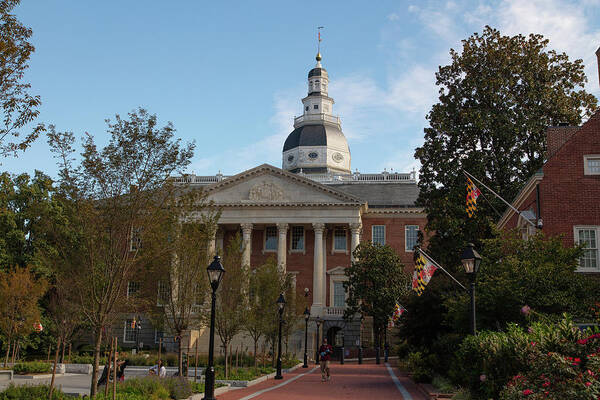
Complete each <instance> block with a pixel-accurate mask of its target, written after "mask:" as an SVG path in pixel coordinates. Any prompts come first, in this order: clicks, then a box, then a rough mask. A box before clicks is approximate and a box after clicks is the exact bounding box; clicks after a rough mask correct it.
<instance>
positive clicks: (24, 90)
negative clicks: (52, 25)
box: [0, 0, 44, 156]
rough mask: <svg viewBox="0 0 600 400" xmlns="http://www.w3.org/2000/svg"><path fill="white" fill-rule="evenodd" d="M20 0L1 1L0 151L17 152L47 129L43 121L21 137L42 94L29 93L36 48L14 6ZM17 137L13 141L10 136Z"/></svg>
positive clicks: (8, 153) (35, 114) (29, 31)
mask: <svg viewBox="0 0 600 400" xmlns="http://www.w3.org/2000/svg"><path fill="white" fill-rule="evenodd" d="M19 3H20V1H19V0H2V1H0V107H1V108H2V122H1V123H0V155H2V156H7V155H16V154H17V152H18V151H23V150H25V149H26V148H27V147H29V146H30V145H31V143H32V142H33V141H34V140H35V139H37V137H38V136H39V135H40V133H41V132H43V130H44V126H43V125H42V124H39V125H37V126H36V127H34V128H33V130H32V132H31V133H28V134H26V135H25V136H24V137H21V138H19V136H20V135H21V133H22V132H20V130H21V129H22V128H24V127H25V126H27V124H29V123H31V122H32V121H34V120H35V119H36V118H37V117H38V115H39V113H40V112H39V110H38V107H39V106H40V105H41V100H40V97H39V96H32V95H30V94H29V93H28V89H29V88H30V87H31V85H30V84H29V83H26V82H23V78H24V75H25V71H26V70H27V68H28V67H29V66H28V65H27V63H28V61H29V57H30V56H31V53H33V51H34V50H35V48H34V47H33V45H32V44H31V43H30V42H29V39H30V38H31V35H32V33H33V32H32V31H31V29H29V28H27V27H25V26H24V25H22V24H21V23H20V22H19V20H18V19H17V18H16V17H15V15H14V14H11V12H12V11H13V9H14V8H15V7H16V6H17V5H18V4H19ZM11 137H12V138H14V139H13V140H11V141H9V140H8V139H9V138H11Z"/></svg>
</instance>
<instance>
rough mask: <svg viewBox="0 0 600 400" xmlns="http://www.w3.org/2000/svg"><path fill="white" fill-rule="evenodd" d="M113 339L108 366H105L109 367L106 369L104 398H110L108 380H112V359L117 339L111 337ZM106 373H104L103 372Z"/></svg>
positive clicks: (107, 361)
mask: <svg viewBox="0 0 600 400" xmlns="http://www.w3.org/2000/svg"><path fill="white" fill-rule="evenodd" d="M111 339H112V340H111V341H110V353H108V359H107V360H106V366H105V367H104V368H107V371H106V383H105V385H104V399H108V382H110V379H109V378H110V360H111V359H112V357H113V348H114V346H115V340H114V339H113V338H111ZM103 375H104V374H103Z"/></svg>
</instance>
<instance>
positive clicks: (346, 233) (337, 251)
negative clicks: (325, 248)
mask: <svg viewBox="0 0 600 400" xmlns="http://www.w3.org/2000/svg"><path fill="white" fill-rule="evenodd" d="M336 229H343V230H344V233H345V235H346V236H345V237H346V248H345V249H343V250H342V249H336V248H335V231H336ZM331 237H332V239H331V254H333V253H344V254H348V229H347V228H346V227H345V226H334V227H333V230H332V234H331Z"/></svg>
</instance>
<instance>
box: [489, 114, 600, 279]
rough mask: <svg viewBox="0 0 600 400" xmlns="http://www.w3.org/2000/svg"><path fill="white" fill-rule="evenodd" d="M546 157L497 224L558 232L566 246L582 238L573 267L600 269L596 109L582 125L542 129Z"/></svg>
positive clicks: (527, 231)
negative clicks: (580, 251) (581, 251)
mask: <svg viewBox="0 0 600 400" xmlns="http://www.w3.org/2000/svg"><path fill="white" fill-rule="evenodd" d="M546 134H547V147H548V150H547V152H548V155H547V161H546V162H545V163H544V165H543V167H542V168H541V170H540V171H538V172H537V173H536V174H535V175H533V176H532V177H531V178H530V179H529V181H528V182H527V183H526V184H525V186H524V187H523V189H522V190H521V192H520V193H519V194H518V195H517V197H516V198H515V200H514V201H513V203H512V205H513V207H515V208H517V209H518V210H520V211H521V214H520V215H519V214H517V213H515V212H514V211H512V210H507V211H506V212H505V213H504V215H503V216H502V218H501V220H500V222H499V223H498V226H499V227H500V228H502V229H512V228H519V229H521V231H522V232H523V235H524V237H526V236H528V235H530V234H532V233H533V232H534V231H535V228H533V227H532V226H531V224H529V223H527V222H526V221H525V219H529V220H530V221H532V222H533V223H534V224H535V225H536V226H538V227H539V228H541V229H542V231H543V232H544V233H545V234H546V235H548V236H556V235H562V237H563V242H564V244H565V246H573V245H575V244H579V243H585V252H584V255H583V256H582V257H581V259H580V264H579V268H578V271H580V272H591V273H600V253H599V248H598V240H599V239H600V111H597V112H596V113H595V114H594V115H593V116H592V117H591V118H590V119H589V120H588V121H587V122H585V123H584V124H583V125H581V126H555V127H550V128H548V130H547V132H546Z"/></svg>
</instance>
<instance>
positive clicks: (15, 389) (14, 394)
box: [0, 383, 68, 400]
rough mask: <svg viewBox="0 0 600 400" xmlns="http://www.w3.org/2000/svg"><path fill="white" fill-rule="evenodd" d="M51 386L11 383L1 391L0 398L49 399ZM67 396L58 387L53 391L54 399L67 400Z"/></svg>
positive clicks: (21, 399) (19, 399) (4, 399)
mask: <svg viewBox="0 0 600 400" xmlns="http://www.w3.org/2000/svg"><path fill="white" fill-rule="evenodd" d="M49 390H50V386H48V385H39V386H30V385H23V386H15V385H14V384H13V383H11V384H10V386H8V387H7V388H6V389H5V390H3V391H2V392H0V400H47V399H48V392H49ZM66 399H68V397H67V396H65V394H64V393H63V392H62V391H61V390H60V389H58V388H54V391H53V392H52V400H66Z"/></svg>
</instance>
